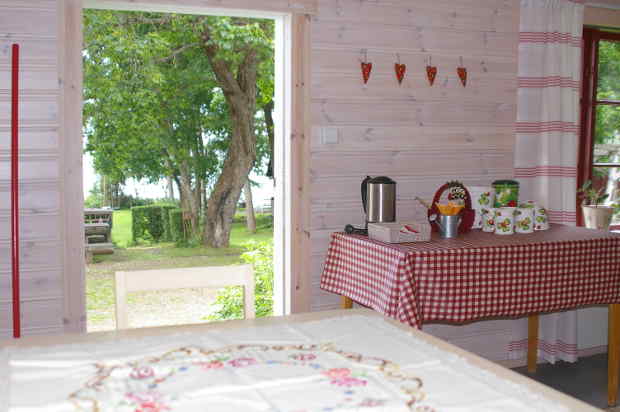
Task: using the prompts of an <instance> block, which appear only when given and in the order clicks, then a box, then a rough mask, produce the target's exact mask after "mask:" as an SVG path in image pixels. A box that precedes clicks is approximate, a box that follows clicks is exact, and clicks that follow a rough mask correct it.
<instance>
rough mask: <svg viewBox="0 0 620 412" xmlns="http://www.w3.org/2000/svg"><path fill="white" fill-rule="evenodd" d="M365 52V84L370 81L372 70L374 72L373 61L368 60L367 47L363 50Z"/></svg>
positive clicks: (363, 67)
mask: <svg viewBox="0 0 620 412" xmlns="http://www.w3.org/2000/svg"><path fill="white" fill-rule="evenodd" d="M362 53H364V60H362V62H361V65H362V78H363V79H364V84H366V83H368V79H370V72H372V63H370V62H369V61H368V51H367V50H366V49H364V50H362Z"/></svg>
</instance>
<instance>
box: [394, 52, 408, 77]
mask: <svg viewBox="0 0 620 412" xmlns="http://www.w3.org/2000/svg"><path fill="white" fill-rule="evenodd" d="M396 57H397V58H398V63H394V71H395V72H396V79H397V80H398V84H402V83H403V79H404V78H405V72H406V71H407V65H405V64H401V63H400V55H398V54H397V55H396Z"/></svg>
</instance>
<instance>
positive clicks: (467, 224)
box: [428, 183, 476, 233]
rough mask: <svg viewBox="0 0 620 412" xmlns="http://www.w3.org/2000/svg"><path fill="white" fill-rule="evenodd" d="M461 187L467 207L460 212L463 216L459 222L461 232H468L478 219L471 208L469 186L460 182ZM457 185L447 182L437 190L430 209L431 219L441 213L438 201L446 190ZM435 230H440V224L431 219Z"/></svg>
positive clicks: (429, 215)
mask: <svg viewBox="0 0 620 412" xmlns="http://www.w3.org/2000/svg"><path fill="white" fill-rule="evenodd" d="M458 186H459V187H462V188H463V190H464V192H465V199H464V201H465V207H464V208H463V209H462V210H461V211H460V212H459V215H460V216H461V223H460V224H459V233H467V232H469V231H470V230H471V227H472V226H473V225H474V220H475V219H476V211H475V210H473V209H472V208H471V196H470V194H469V191H468V190H467V188H466V187H465V186H463V185H461V184H458ZM453 187H455V185H454V184H453V183H446V184H444V185H443V186H441V187H440V188H439V189H438V190H437V192H435V197H434V198H433V204H432V205H431V208H430V209H428V217H429V221H430V217H431V216H433V215H439V209H438V208H437V203H438V202H440V201H441V196H442V195H443V194H444V192H445V191H449V190H451V189H452V188H453ZM430 224H431V227H432V229H433V232H439V226H438V225H437V223H435V222H434V221H430Z"/></svg>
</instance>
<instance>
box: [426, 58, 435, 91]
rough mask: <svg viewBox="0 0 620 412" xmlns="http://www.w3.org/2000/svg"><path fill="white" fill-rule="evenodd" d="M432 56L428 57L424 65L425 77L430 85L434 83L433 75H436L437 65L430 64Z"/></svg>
mask: <svg viewBox="0 0 620 412" xmlns="http://www.w3.org/2000/svg"><path fill="white" fill-rule="evenodd" d="M432 62H433V60H432V57H429V58H428V64H427V65H426V77H427V78H428V83H429V84H430V85H431V86H432V85H433V83H435V77H437V66H432V64H433V63H432Z"/></svg>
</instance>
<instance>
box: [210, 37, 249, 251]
mask: <svg viewBox="0 0 620 412" xmlns="http://www.w3.org/2000/svg"><path fill="white" fill-rule="evenodd" d="M204 30H205V31H204V32H203V40H204V45H205V52H206V54H207V57H208V59H209V63H210V64H211V67H212V68H213V72H214V73H215V76H216V78H217V80H218V83H219V84H220V86H221V87H222V91H223V93H224V97H225V98H226V103H227V104H228V107H229V109H228V110H229V111H230V121H231V124H232V136H231V139H230V144H229V148H228V153H227V154H226V159H225V160H224V164H223V167H222V173H221V174H220V176H219V177H218V179H217V182H216V183H215V186H214V187H213V191H212V192H211V196H210V197H209V200H208V202H207V217H206V221H205V234H204V241H205V245H206V246H207V247H216V248H219V247H228V245H229V241H230V229H231V226H232V219H233V215H234V213H235V209H236V208H237V203H238V202H239V196H240V195H241V190H242V189H243V186H244V185H245V183H246V181H247V178H248V175H249V174H250V170H252V167H253V166H254V162H255V160H256V135H255V134H254V116H255V112H256V93H257V88H256V76H257V68H258V59H257V57H256V51H255V50H253V49H250V50H248V51H246V54H245V56H244V58H243V60H242V61H241V63H240V64H239V66H238V67H237V75H236V77H235V75H234V71H233V68H232V67H230V64H228V63H227V62H226V61H225V60H223V59H221V58H220V57H219V56H218V54H219V53H220V50H219V49H218V47H217V46H216V45H214V44H213V43H212V42H210V37H211V33H210V32H209V29H208V27H205V29H204Z"/></svg>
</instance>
